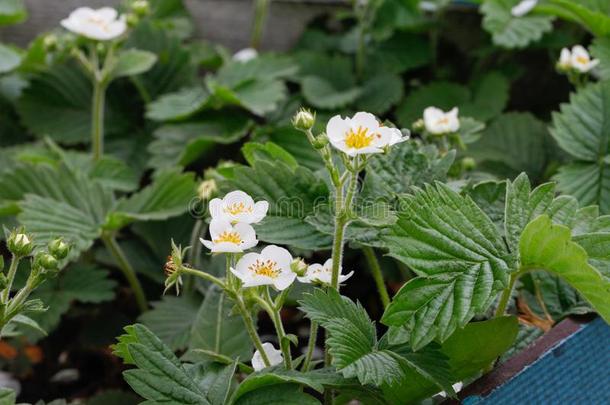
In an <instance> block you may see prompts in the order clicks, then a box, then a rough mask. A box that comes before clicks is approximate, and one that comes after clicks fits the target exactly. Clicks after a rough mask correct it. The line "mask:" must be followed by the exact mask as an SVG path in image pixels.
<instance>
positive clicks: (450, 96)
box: [396, 82, 471, 128]
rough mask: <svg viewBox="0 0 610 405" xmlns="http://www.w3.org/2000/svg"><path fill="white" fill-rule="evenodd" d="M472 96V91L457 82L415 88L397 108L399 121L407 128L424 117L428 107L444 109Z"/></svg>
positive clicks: (463, 102)
mask: <svg viewBox="0 0 610 405" xmlns="http://www.w3.org/2000/svg"><path fill="white" fill-rule="evenodd" d="M470 97H471V93H470V91H469V90H468V89H467V88H466V87H464V86H462V85H460V84H456V83H449V82H433V83H430V84H427V85H425V86H422V87H420V88H418V89H415V90H413V91H412V92H411V93H410V94H408V95H407V96H406V97H405V99H404V100H403V102H402V103H401V104H400V105H399V106H398V107H397V108H396V117H397V118H398V122H399V123H400V125H402V126H403V127H405V128H410V127H411V125H412V124H413V123H414V122H415V121H417V120H418V119H420V118H421V117H423V114H424V110H425V109H426V108H427V107H430V106H434V107H437V108H440V109H443V110H450V109H451V108H453V107H456V106H461V105H463V104H466V103H467V102H468V101H469V100H470Z"/></svg>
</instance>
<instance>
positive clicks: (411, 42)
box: [365, 31, 432, 76]
mask: <svg viewBox="0 0 610 405" xmlns="http://www.w3.org/2000/svg"><path fill="white" fill-rule="evenodd" d="M369 57H370V59H369V60H370V61H375V63H367V64H366V65H365V71H366V72H367V73H368V74H369V75H370V76H376V75H380V74H384V75H385V74H388V73H390V74H391V73H404V72H406V71H409V70H413V69H416V68H419V67H422V66H425V65H427V64H428V63H430V61H431V60H432V52H431V48H430V45H429V43H428V41H427V39H426V38H425V37H424V36H421V35H416V34H413V33H410V32H406V31H397V32H395V33H394V35H393V36H392V37H391V38H389V39H387V40H385V41H383V42H381V43H379V44H378V45H377V46H376V47H374V48H373V51H372V55H370V56H369Z"/></svg>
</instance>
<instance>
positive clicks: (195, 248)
mask: <svg viewBox="0 0 610 405" xmlns="http://www.w3.org/2000/svg"><path fill="white" fill-rule="evenodd" d="M202 228H203V221H202V220H201V219H197V221H195V225H193V230H192V231H191V239H190V246H191V248H190V250H189V252H188V259H187V260H188V263H190V264H191V265H192V266H193V267H195V268H198V267H199V266H200V262H201V246H202V245H201V242H199V237H200V236H201V233H202V232H201V230H202ZM194 281H195V280H194V278H193V277H192V276H190V275H189V276H188V277H187V279H186V280H185V282H184V290H185V291H187V292H189V291H193V288H194V287H195V282H194Z"/></svg>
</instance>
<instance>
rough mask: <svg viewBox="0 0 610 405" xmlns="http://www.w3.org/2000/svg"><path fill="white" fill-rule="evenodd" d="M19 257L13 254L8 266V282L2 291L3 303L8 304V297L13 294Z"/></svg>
mask: <svg viewBox="0 0 610 405" xmlns="http://www.w3.org/2000/svg"><path fill="white" fill-rule="evenodd" d="M19 260H21V259H19V258H18V257H17V256H15V255H13V256H12V258H11V265H10V266H9V268H8V273H7V277H6V278H7V283H6V288H5V289H4V291H2V297H1V298H2V303H3V304H6V303H7V302H8V297H9V296H10V294H11V288H12V287H13V280H14V279H15V274H16V273H17V267H19Z"/></svg>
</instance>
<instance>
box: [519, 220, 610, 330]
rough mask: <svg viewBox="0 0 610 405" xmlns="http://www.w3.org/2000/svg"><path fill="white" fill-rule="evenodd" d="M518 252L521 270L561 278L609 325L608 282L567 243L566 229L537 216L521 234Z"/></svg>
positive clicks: (583, 254) (579, 249)
mask: <svg viewBox="0 0 610 405" xmlns="http://www.w3.org/2000/svg"><path fill="white" fill-rule="evenodd" d="M519 253H520V256H521V268H522V269H528V270H536V269H543V270H546V271H548V272H551V273H553V274H556V275H558V276H560V277H562V278H563V279H564V280H566V281H567V282H568V283H569V284H570V285H571V286H572V287H574V288H576V289H577V290H578V291H579V292H580V293H581V294H582V295H583V296H584V297H585V299H586V300H587V301H589V303H590V304H591V305H592V306H593V308H595V310H596V311H597V313H599V314H600V316H601V317H602V318H604V319H605V320H606V322H610V300H609V299H608V298H609V297H610V280H608V279H605V278H604V277H603V276H602V275H601V273H600V272H599V271H598V270H597V269H595V268H594V267H592V266H591V265H590V264H589V263H588V262H587V252H586V251H585V250H584V249H583V248H582V247H580V246H579V245H578V244H577V243H575V242H572V241H571V233H570V229H569V228H567V227H565V226H563V225H556V224H553V223H552V221H551V219H550V218H549V217H548V216H546V215H541V216H539V217H538V218H537V219H535V220H534V221H532V222H530V223H529V224H528V225H527V227H526V228H525V230H524V231H523V234H522V235H521V239H520V241H519Z"/></svg>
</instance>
